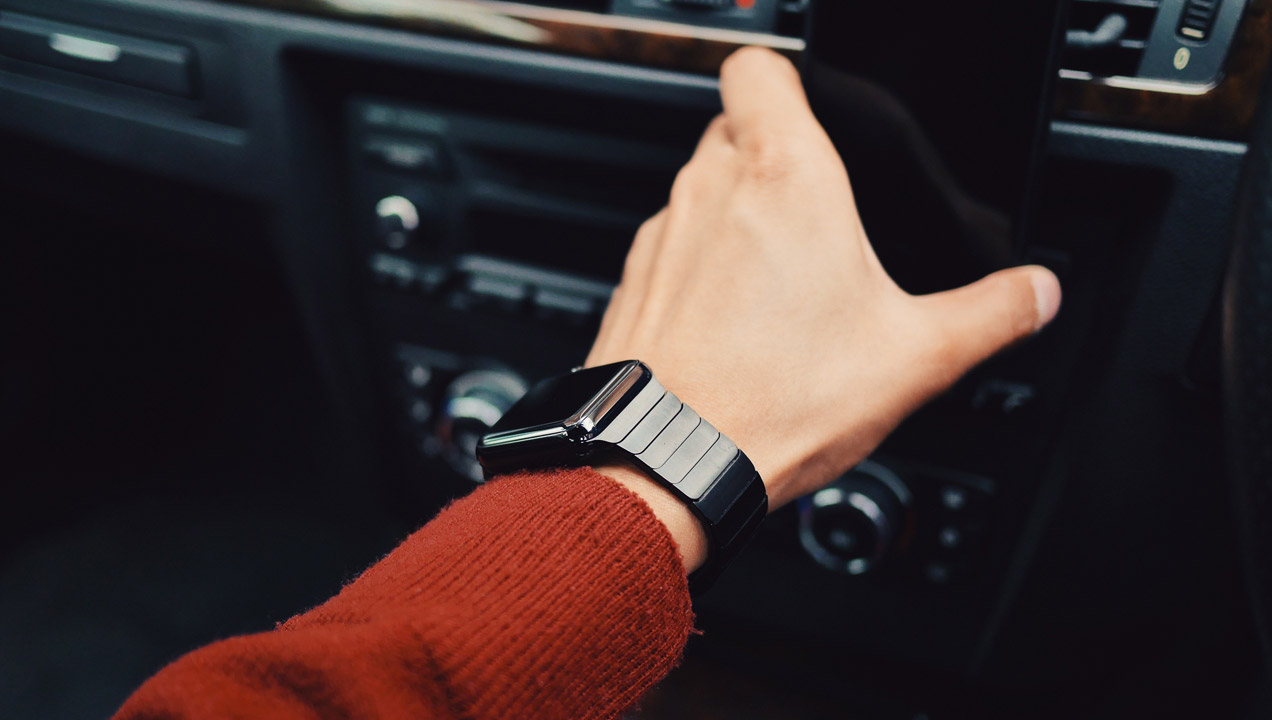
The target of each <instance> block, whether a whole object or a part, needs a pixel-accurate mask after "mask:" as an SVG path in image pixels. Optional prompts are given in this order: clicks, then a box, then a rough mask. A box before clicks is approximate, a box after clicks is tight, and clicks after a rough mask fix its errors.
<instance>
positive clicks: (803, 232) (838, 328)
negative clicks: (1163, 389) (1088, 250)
mask: <svg viewBox="0 0 1272 720" xmlns="http://www.w3.org/2000/svg"><path fill="white" fill-rule="evenodd" d="M720 84H721V93H722V96H723V100H724V114H723V115H721V116H720V117H718V118H716V120H715V121H714V122H713V123H712V124H711V125H710V127H709V128H708V129H707V131H706V134H705V135H704V136H703V138H702V141H701V143H700V144H699V146H698V149H697V152H696V153H695V155H694V157H693V159H692V160H690V162H689V163H688V164H687V165H686V166H685V168H684V169H683V170H682V171H681V172H680V175H679V177H677V179H676V182H675V185H674V187H673V188H672V191H671V199H670V202H669V203H668V205H667V207H666V208H665V209H664V210H663V211H662V212H660V213H658V215H656V216H654V217H653V218H652V219H650V220H649V221H648V222H647V223H645V225H644V226H643V227H642V228H641V230H640V232H639V234H638V235H637V237H636V240H635V242H634V244H633V246H632V249H631V253H630V254H629V256H628V258H627V264H626V267H625V269H624V271H623V279H622V283H621V284H620V285H619V287H618V289H617V291H616V293H615V295H614V299H613V302H612V303H611V305H610V307H609V310H608V312H607V313H606V314H605V320H604V323H603V324H602V326H601V331H600V335H599V337H598V338H597V340H596V344H595V346H594V347H593V348H592V352H591V355H590V356H589V358H588V364H589V365H601V364H605V363H609V362H616V361H620V360H628V359H639V360H643V361H645V362H646V363H648V364H649V365H650V366H651V367H652V368H653V369H654V372H655V373H656V374H657V376H658V378H659V380H660V381H661V382H662V383H663V384H664V385H665V386H666V387H667V388H668V389H669V390H671V391H673V392H675V393H676V394H677V395H679V396H680V398H681V399H682V400H684V401H685V402H686V403H688V404H689V405H690V406H691V407H693V408H694V409H695V410H697V411H698V413H699V414H700V415H702V417H703V418H705V419H707V420H709V421H710V422H711V423H712V424H714V425H715V426H716V427H717V428H718V429H719V430H720V431H721V432H722V433H724V434H726V435H727V436H729V437H730V438H732V439H733V440H734V442H736V443H737V445H738V447H740V448H742V450H743V451H744V452H746V453H747V455H748V456H750V458H751V460H752V461H753V462H754V463H755V466H756V468H757V469H758V470H759V472H760V474H761V476H762V477H763V478H764V481H765V484H766V486H767V488H768V493H769V500H770V507H773V508H777V507H780V506H782V505H783V504H785V503H787V502H789V501H790V500H792V499H794V498H796V497H798V496H800V495H803V494H806V493H809V492H811V491H813V490H816V489H818V488H820V487H822V486H824V485H825V484H827V483H829V482H830V481H832V480H834V479H835V478H836V477H838V476H839V475H840V474H842V473H843V472H844V471H845V470H847V469H848V468H851V467H852V466H854V465H856V464H857V463H859V462H860V461H861V460H863V459H865V457H866V456H867V455H868V454H869V453H870V452H871V451H873V450H874V449H875V447H877V446H878V445H879V443H880V442H882V441H883V439H884V438H885V437H886V436H887V435H888V433H890V432H891V431H892V430H893V429H895V428H896V427H897V425H898V424H899V423H900V422H901V421H902V420H903V419H904V418H905V417H906V416H907V415H909V414H910V413H912V412H914V411H915V410H916V409H917V408H919V407H920V406H922V405H923V404H924V403H926V402H927V401H928V400H930V399H931V398H933V397H934V396H936V395H938V394H940V393H941V392H943V391H945V390H946V389H948V388H949V387H950V386H951V385H952V384H953V383H954V382H955V381H956V380H958V378H959V377H961V376H962V375H963V374H964V373H966V372H967V371H968V370H970V369H971V368H972V367H974V366H975V365H977V364H978V363H980V362H982V361H984V360H985V359H986V358H988V357H989V356H991V355H993V354H994V353H996V352H998V351H999V350H1001V349H1003V348H1004V347H1006V346H1008V345H1010V344H1012V343H1014V342H1016V341H1018V340H1020V339H1022V338H1025V337H1027V336H1029V335H1031V334H1033V333H1034V332H1036V331H1038V330H1039V329H1040V328H1041V327H1042V326H1043V325H1045V324H1046V323H1048V322H1050V321H1051V319H1052V318H1053V317H1054V316H1055V314H1056V312H1057V310H1058V309H1059V306H1060V285H1059V282H1058V281H1057V280H1056V278H1055V276H1054V275H1053V274H1052V273H1051V272H1049V271H1048V270H1046V269H1043V268H1040V267H1023V268H1015V269H1011V270H1004V271H1002V272H998V273H995V274H993V275H990V276H989V277H986V278H985V279H983V280H981V281H979V282H977V283H974V284H972V285H969V286H967V287H963V288H960V289H957V290H952V291H950V292H944V293H939V294H936V295H928V296H922V297H916V296H912V295H909V294H907V293H906V292H904V291H903V290H901V288H899V287H898V286H897V285H896V283H894V282H893V281H892V279H891V278H890V277H889V276H888V274H887V273H886V272H885V271H884V269H883V267H882V266H881V265H880V263H879V261H878V259H877V258H876V257H875V253H874V250H873V249H872V248H871V246H870V242H869V241H868V240H867V238H866V234H865V231H864V230H863V228H862V225H861V220H860V218H859V217H858V214H857V208H856V205H855V202H854V200H853V194H852V188H851V186H850V184H849V181H848V175H847V173H846V171H845V169H844V166H843V164H842V163H841V162H840V160H839V157H838V155H837V154H836V152H835V149H834V147H833V146H832V145H831V142H830V140H829V138H827V136H826V134H825V132H824V131H823V130H822V128H821V127H820V125H818V123H817V120H816V119H815V118H814V117H813V113H812V111H811V110H810V109H809V105H808V101H807V98H806V97H805V96H804V92H803V89H802V87H801V85H800V79H799V76H798V73H797V72H796V70H795V68H794V67H793V66H792V65H791V64H790V63H789V62H787V61H786V60H785V59H783V58H781V57H780V56H778V55H776V54H775V53H772V52H769V51H767V50H760V49H755V48H748V49H745V50H741V51H739V52H738V53H736V54H734V55H733V56H732V57H731V58H729V59H728V60H727V61H726V62H725V65H724V68H723V70H722V72H721V78H720ZM859 180H861V181H862V182H869V180H870V179H869V178H859ZM629 485H630V481H629ZM669 526H670V525H669ZM675 532H676V531H675V530H674V529H673V534H674V533H675ZM683 549H684V548H683V546H682V550H683ZM687 564H688V560H687Z"/></svg>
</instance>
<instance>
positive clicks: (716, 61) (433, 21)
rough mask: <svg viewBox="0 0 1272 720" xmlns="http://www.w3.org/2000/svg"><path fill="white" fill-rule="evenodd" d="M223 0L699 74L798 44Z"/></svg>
mask: <svg viewBox="0 0 1272 720" xmlns="http://www.w3.org/2000/svg"><path fill="white" fill-rule="evenodd" d="M227 1H228V2H233V3H237V4H240V5H252V6H257V7H264V8H272V9H275V10H285V11H289V12H297V13H304V14H306V15H317V16H322V17H332V18H340V19H345V20H352V21H356V22H359V23H364V24H373V25H379V26H382V27H391V28H398V29H403V30H413V31H419V32H425V33H428V34H430V35H437V36H441V37H451V38H461V39H468V40H479V41H482V42H487V43H494V44H499V45H506V46H512V47H521V48H530V49H535V50H544V51H548V52H556V53H562V54H566V55H574V56H578V57H587V58H595V59H598V60H611V61H615V62H622V63H629V64H633V65H641V66H644V67H650V68H659V69H665V70H678V71H682V72H691V73H698V74H703V75H715V74H717V73H718V72H719V70H720V65H721V64H722V63H723V62H724V59H725V58H726V57H728V56H729V55H730V54H731V53H732V52H733V51H734V50H737V49H738V48H740V47H743V46H746V45H763V46H765V47H770V48H773V49H774V50H777V51H779V52H781V53H783V54H785V55H787V56H788V57H791V58H792V59H796V58H798V56H799V55H800V54H801V53H802V52H803V50H804V46H805V43H804V41H803V40H802V39H799V38H790V37H783V36H778V35H768V34H762V33H751V32H740V31H734V30H719V29H715V28H706V27H696V26H692V25H680V24H677V23H669V22H661V21H657V20H644V19H640V18H628V17H622V16H618V15H606V14H601V13H593V12H584V11H578V10H560V9H555V8H547V7H541V6H537V5H526V4H522V3H515V2H498V1H496V0H227Z"/></svg>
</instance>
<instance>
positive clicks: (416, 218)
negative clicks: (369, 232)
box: [375, 192, 436, 250]
mask: <svg viewBox="0 0 1272 720" xmlns="http://www.w3.org/2000/svg"><path fill="white" fill-rule="evenodd" d="M435 210H436V208H435V206H434V203H433V201H432V198H431V197H430V196H429V195H428V193H423V192H408V193H404V194H402V195H389V196H388V197H385V198H381V199H380V201H379V202H377V203H376V204H375V217H376V234H377V235H378V236H379V238H380V241H381V242H383V243H384V246H385V247H387V248H388V249H390V250H401V249H403V248H405V247H406V246H407V245H410V244H411V243H412V242H415V241H417V240H418V239H419V237H420V235H421V234H422V233H423V229H424V226H425V225H427V224H428V222H429V219H430V218H431V217H432V216H433V215H434V214H435Z"/></svg>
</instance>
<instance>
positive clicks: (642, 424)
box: [596, 377, 768, 593]
mask: <svg viewBox="0 0 1272 720" xmlns="http://www.w3.org/2000/svg"><path fill="white" fill-rule="evenodd" d="M596 442H597V443H598V444H600V446H601V447H603V448H606V450H604V451H603V452H606V453H607V454H611V457H613V458H614V459H618V460H623V461H627V462H630V463H631V464H633V465H635V466H636V467H637V468H639V469H641V470H643V471H645V472H646V473H647V474H649V475H652V476H653V477H654V478H656V479H658V480H659V481H661V482H662V484H663V485H664V486H665V487H667V488H668V489H669V490H671V492H672V493H674V494H675V495H677V496H678V497H679V498H680V499H681V501H683V502H684V503H685V504H687V505H688V506H689V507H690V508H691V509H692V510H693V513H694V515H696V516H697V517H698V520H699V521H700V522H701V523H702V526H703V528H704V529H705V531H706V534H707V542H708V548H709V549H708V553H707V561H706V562H705V563H704V564H703V566H702V567H701V568H699V569H698V570H697V571H695V572H694V573H693V574H692V575H690V576H689V581H690V586H691V588H692V589H693V591H694V592H695V593H696V592H701V591H703V590H706V589H707V588H708V587H710V585H711V584H712V583H714V582H715V579H716V578H717V577H718V576H719V575H720V572H721V571H723V570H724V568H725V566H727V565H728V563H729V561H730V560H732V559H733V557H734V556H735V555H737V553H738V551H740V550H741V549H742V547H743V546H744V545H745V543H746V541H747V540H749V539H750V538H751V536H752V535H753V534H754V533H755V530H756V528H757V527H759V524H760V522H761V521H763V520H764V518H765V516H767V515H768V493H767V492H766V491H765V489H764V481H763V480H762V479H761V478H760V474H759V473H758V472H756V470H755V466H754V465H753V464H751V460H750V459H749V458H748V457H747V456H746V455H745V454H744V453H743V452H742V451H741V450H739V449H738V446H737V445H735V444H734V443H733V441H732V440H730V439H729V438H728V437H726V436H725V435H723V434H722V433H721V432H720V431H719V430H717V429H716V428H715V427H714V426H713V425H712V424H711V423H709V422H707V421H706V420H705V419H703V418H702V417H701V416H700V415H698V413H697V412H695V411H694V409H693V408H691V407H689V406H688V405H686V404H684V403H683V402H681V401H680V398H678V397H676V395H675V393H672V392H671V391H670V390H667V389H666V388H664V387H663V385H662V383H660V382H658V379H657V378H654V377H650V379H649V382H648V383H647V384H646V385H645V387H644V388H643V389H641V390H640V392H639V393H637V394H636V396H635V397H634V398H632V400H631V401H630V403H629V404H628V405H627V407H626V408H624V409H623V410H622V412H620V413H619V415H618V417H617V418H615V420H614V422H613V423H611V424H610V425H609V426H608V427H607V428H605V429H604V430H603V431H602V432H601V433H600V434H599V435H598V436H597V437H596Z"/></svg>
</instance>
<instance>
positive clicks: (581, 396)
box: [490, 362, 639, 435]
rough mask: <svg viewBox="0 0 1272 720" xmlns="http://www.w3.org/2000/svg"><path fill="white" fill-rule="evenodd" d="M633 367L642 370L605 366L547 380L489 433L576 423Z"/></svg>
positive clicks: (627, 364) (627, 365) (624, 364)
mask: <svg viewBox="0 0 1272 720" xmlns="http://www.w3.org/2000/svg"><path fill="white" fill-rule="evenodd" d="M633 366H636V367H639V363H634V362H621V363H615V364H613V365H603V366H601V367H595V368H588V369H587V370H579V371H577V372H572V373H570V374H568V375H561V376H559V377H555V378H552V379H551V380H545V381H544V382H541V383H539V384H538V385H536V386H534V387H533V388H532V389H531V390H530V392H528V393H526V395H525V397H523V398H521V400H520V401H518V402H517V404H516V405H513V406H512V409H511V410H509V411H508V412H507V413H505V414H504V416H503V417H502V418H501V419H500V420H499V422H498V423H496V424H495V426H494V427H493V428H491V430H490V432H491V434H492V435H494V434H498V433H502V432H508V431H511V430H522V429H526V428H536V427H542V426H558V427H565V426H567V425H570V424H572V423H573V422H577V421H579V419H580V416H581V415H582V414H583V412H582V411H584V410H585V409H587V408H589V407H590V406H591V405H593V401H594V400H598V399H599V396H600V395H601V394H602V392H604V391H606V390H612V389H615V382H614V381H615V380H616V379H618V378H621V377H625V376H628V375H630V374H631V372H632V368H633Z"/></svg>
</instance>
